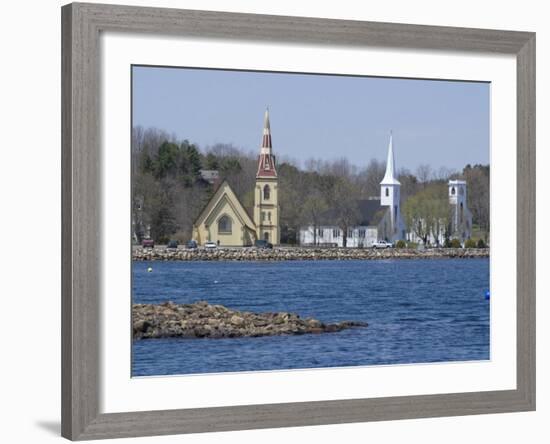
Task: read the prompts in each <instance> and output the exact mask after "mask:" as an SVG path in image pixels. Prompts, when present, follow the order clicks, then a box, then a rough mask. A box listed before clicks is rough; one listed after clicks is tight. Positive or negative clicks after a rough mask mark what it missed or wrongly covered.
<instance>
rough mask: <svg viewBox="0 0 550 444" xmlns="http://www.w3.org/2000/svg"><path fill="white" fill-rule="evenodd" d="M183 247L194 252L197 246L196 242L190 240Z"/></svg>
mask: <svg viewBox="0 0 550 444" xmlns="http://www.w3.org/2000/svg"><path fill="white" fill-rule="evenodd" d="M185 246H186V247H187V248H188V249H189V250H195V249H196V248H197V247H198V245H197V241H194V240H190V241H188V242H187V243H186V244H185Z"/></svg>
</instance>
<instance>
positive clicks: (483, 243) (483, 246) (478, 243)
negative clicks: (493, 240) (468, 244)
mask: <svg viewBox="0 0 550 444" xmlns="http://www.w3.org/2000/svg"><path fill="white" fill-rule="evenodd" d="M477 248H487V245H486V244H485V241H484V240H483V239H479V240H478V241H477Z"/></svg>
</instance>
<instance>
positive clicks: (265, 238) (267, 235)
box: [264, 231, 269, 242]
mask: <svg viewBox="0 0 550 444" xmlns="http://www.w3.org/2000/svg"><path fill="white" fill-rule="evenodd" d="M264 240H265V241H266V242H269V233H268V232H267V231H266V232H265V233H264Z"/></svg>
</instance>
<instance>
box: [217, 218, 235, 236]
mask: <svg viewBox="0 0 550 444" xmlns="http://www.w3.org/2000/svg"><path fill="white" fill-rule="evenodd" d="M231 225H232V224H231V219H230V218H229V216H222V217H220V219H219V220H218V233H224V234H231V228H232V227H231Z"/></svg>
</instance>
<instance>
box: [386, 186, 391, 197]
mask: <svg viewBox="0 0 550 444" xmlns="http://www.w3.org/2000/svg"><path fill="white" fill-rule="evenodd" d="M389 195H390V189H389V188H386V197H388V196H389Z"/></svg>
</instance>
